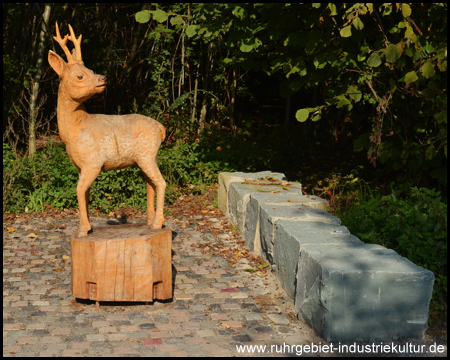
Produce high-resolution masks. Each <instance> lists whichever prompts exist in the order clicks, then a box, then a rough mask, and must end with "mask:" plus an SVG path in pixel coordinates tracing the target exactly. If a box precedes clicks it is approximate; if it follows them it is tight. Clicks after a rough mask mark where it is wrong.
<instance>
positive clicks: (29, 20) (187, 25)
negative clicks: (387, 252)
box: [3, 3, 447, 304]
mask: <svg viewBox="0 0 450 360" xmlns="http://www.w3.org/2000/svg"><path fill="white" fill-rule="evenodd" d="M446 14H447V4H444V3H442V4H430V3H421V4H419V3H415V4H407V3H384V4H372V3H358V4H348V3H344V4H337V3H336V4H334V3H312V4H281V3H277V4H235V3H230V4H226V3H222V4H184V3H176V4H160V5H155V4H128V3H122V4H53V5H48V4H47V5H45V4H32V3H27V4H19V3H4V4H3V38H4V41H3V119H4V121H3V175H4V180H3V194H4V198H3V199H4V200H3V209H4V211H6V212H23V211H29V212H32V211H43V210H45V209H47V208H54V207H56V208H72V207H76V206H77V201H76V195H75V187H76V185H75V184H76V182H77V177H78V175H77V171H76V168H75V167H74V166H73V165H72V164H71V163H70V161H69V159H68V158H67V155H66V153H65V149H64V145H63V144H60V141H59V139H58V137H57V128H56V116H55V108H56V95H57V88H58V80H57V76H56V74H55V73H54V72H53V70H52V69H51V68H50V67H49V66H48V63H47V60H46V57H47V53H48V50H49V49H53V50H54V51H56V52H57V53H59V54H61V53H62V51H61V49H60V48H59V45H57V44H56V43H55V42H54V41H53V40H52V36H54V35H55V31H54V23H55V21H58V22H59V25H60V29H61V31H62V34H65V33H66V32H67V31H68V27H67V25H68V24H71V25H72V26H73V28H74V30H75V32H76V33H77V34H80V33H82V34H83V43H82V51H83V60H84V62H85V64H86V65H87V67H89V68H91V69H93V70H94V71H96V72H97V73H102V74H104V75H106V76H107V77H108V90H107V92H106V93H105V95H103V96H100V97H97V98H94V99H91V100H89V101H88V103H87V104H86V105H87V107H88V110H89V111H91V112H102V113H108V114H126V113H134V112H138V113H141V114H144V115H148V116H152V117H154V118H155V119H158V120H159V121H160V122H162V123H163V124H164V125H165V127H166V129H167V134H168V136H167V140H166V142H165V144H164V145H163V147H162V148H161V151H160V154H159V156H158V162H159V166H160V168H161V171H162V172H163V175H164V177H165V178H166V180H167V181H168V183H169V191H168V194H167V200H168V201H170V200H171V199H172V198H173V197H174V196H177V194H179V192H180V191H183V189H184V188H189V191H201V187H202V186H205V185H210V184H213V183H214V182H215V181H216V179H217V174H218V173H219V172H220V171H234V170H239V171H257V170H267V169H271V170H273V171H280V172H284V173H285V174H286V175H287V176H288V178H289V179H290V180H298V181H300V182H302V183H303V184H304V185H305V189H306V191H307V192H308V193H312V192H315V193H316V194H318V195H322V196H325V197H326V198H327V199H328V200H330V209H331V211H333V212H335V213H336V214H337V215H338V216H340V217H341V218H342V220H343V222H344V223H345V224H346V225H347V226H348V227H349V228H350V230H351V231H352V233H354V234H355V235H357V236H358V237H360V238H361V239H362V240H364V241H367V242H376V243H381V244H382V245H384V246H387V247H390V248H393V249H394V250H396V251H397V252H399V253H400V254H402V255H403V256H407V257H408V258H410V259H411V260H412V261H414V262H415V263H417V264H419V265H421V266H424V267H426V268H428V269H430V270H432V271H434V273H435V275H436V284H437V285H436V286H435V296H434V301H435V303H436V304H445V303H446V296H447V295H446V294H447V290H446V277H447V270H446V262H447V255H446V249H447V237H446V236H447V220H446V219H447V217H446V214H447V200H446V195H447V194H446V185H447V165H446V162H447V16H446ZM49 139H52V140H54V141H50V142H48V141H47V140H49ZM36 149H37V150H36ZM193 186H194V188H193ZM143 199H145V186H144V181H143V179H142V178H141V175H140V171H139V169H125V170H121V171H110V172H104V173H101V174H100V176H99V178H98V179H97V180H96V182H95V183H94V185H93V188H92V191H91V205H92V207H94V208H97V209H99V210H102V211H105V212H110V211H113V210H116V209H119V208H122V207H133V208H135V209H143V210H145V206H146V204H145V201H144V200H143Z"/></svg>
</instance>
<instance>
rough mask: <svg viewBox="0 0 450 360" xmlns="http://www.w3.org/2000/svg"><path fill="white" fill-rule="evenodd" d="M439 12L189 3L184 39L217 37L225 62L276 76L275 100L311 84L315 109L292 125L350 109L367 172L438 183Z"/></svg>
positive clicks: (442, 177)
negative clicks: (317, 97) (316, 91)
mask: <svg viewBox="0 0 450 360" xmlns="http://www.w3.org/2000/svg"><path fill="white" fill-rule="evenodd" d="M446 9H447V5H446V4H445V3H440V4H411V5H409V4H404V3H397V4H392V3H385V4H381V5H376V6H374V5H373V4H371V3H366V4H363V3H357V4H351V3H340V4H333V3H330V4H328V5H326V6H325V5H324V4H318V3H314V4H311V3H309V4H290V3H289V4H285V3H279V4H260V3H258V4H231V3H226V4H199V5H198V6H195V7H194V8H193V9H192V14H193V16H192V18H191V19H189V20H190V22H189V25H188V24H187V23H186V34H187V35H188V37H189V38H191V39H193V40H194V41H205V42H206V41H211V39H217V41H218V42H219V44H220V46H222V47H223V48H224V49H225V50H226V53H227V56H226V58H224V60H223V65H225V66H232V67H235V66H241V67H242V68H243V69H245V70H253V71H255V72H261V71H262V72H265V73H266V74H268V75H274V74H280V72H282V73H283V75H281V77H280V79H282V78H283V76H284V77H285V79H289V81H288V82H286V80H282V81H281V82H280V90H281V91H280V94H281V96H283V97H290V96H291V95H292V94H295V93H296V92H304V91H305V90H307V89H311V88H317V87H319V86H320V87H321V88H322V89H323V91H322V94H323V99H322V103H321V104H311V105H312V106H311V105H307V107H303V108H301V109H299V110H298V111H297V112H296V118H297V120H298V121H300V122H305V121H306V120H307V119H311V120H312V121H318V120H320V119H325V121H326V120H328V119H329V118H330V116H329V114H330V113H331V112H332V108H337V109H341V110H343V111H345V112H347V113H350V112H351V119H352V122H353V123H354V124H355V127H361V128H364V129H366V130H365V132H364V133H363V134H362V135H361V138H359V139H358V140H357V141H356V143H355V144H357V146H355V149H356V150H358V151H360V150H363V149H365V150H366V151H367V153H368V159H369V161H370V162H371V163H372V164H373V165H374V166H375V165H376V164H377V162H378V163H379V162H381V163H382V164H383V166H384V168H385V170H387V171H392V172H394V173H396V174H398V178H397V180H398V181H399V182H410V183H413V184H419V183H420V181H421V180H422V179H429V178H431V179H434V180H436V181H437V182H439V183H441V184H446V181H447V175H446V165H445V162H446V158H447V140H446V139H447V128H446V125H447V120H446V116H444V115H443V114H444V113H445V114H446V111H447V101H446V98H447V97H446V89H447V82H446V77H447V76H446V71H447V56H446V51H447V50H446V49H447V37H446V29H447V21H446V17H445V16H442V14H444V13H446ZM274 13H276V14H277V16H273V14H274ZM341 19H342V20H341ZM367 24H368V25H369V26H366V25H367ZM219 39H224V41H222V42H220V41H219ZM323 84H325V85H323ZM437 118H439V119H440V120H439V121H438V120H437ZM418 130H419V131H418Z"/></svg>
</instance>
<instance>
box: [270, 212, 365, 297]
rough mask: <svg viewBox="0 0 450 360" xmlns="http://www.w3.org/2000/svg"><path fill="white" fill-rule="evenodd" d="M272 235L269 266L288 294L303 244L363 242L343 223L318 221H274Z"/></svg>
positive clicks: (293, 293)
mask: <svg viewBox="0 0 450 360" xmlns="http://www.w3.org/2000/svg"><path fill="white" fill-rule="evenodd" d="M273 239H274V241H273V243H272V245H273V247H272V249H273V256H272V259H273V260H272V261H273V269H274V270H275V272H276V275H277V277H278V279H279V280H280V283H281V286H282V287H283V289H284V290H285V291H286V293H287V294H288V295H289V296H291V297H292V298H295V296H296V286H297V272H298V259H299V256H300V249H301V248H302V247H303V246H305V245H311V244H314V245H324V246H330V245H350V244H352V245H355V244H359V245H360V244H363V243H362V242H361V241H360V240H359V239H358V238H357V237H355V236H353V235H351V234H350V232H349V231H348V229H347V228H346V227H345V226H342V225H337V224H329V223H324V222H319V221H313V222H301V223H300V222H298V221H290V220H280V221H277V222H276V223H275V229H274V234H273Z"/></svg>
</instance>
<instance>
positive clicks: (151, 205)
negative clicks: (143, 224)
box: [144, 174, 155, 225]
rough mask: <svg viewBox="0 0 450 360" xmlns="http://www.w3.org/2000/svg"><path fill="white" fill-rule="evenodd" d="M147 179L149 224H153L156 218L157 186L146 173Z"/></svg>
mask: <svg viewBox="0 0 450 360" xmlns="http://www.w3.org/2000/svg"><path fill="white" fill-rule="evenodd" d="M144 177H145V180H146V181H147V224H148V225H152V224H153V220H155V188H154V185H153V183H152V182H151V180H150V179H149V178H148V176H147V175H145V174H144Z"/></svg>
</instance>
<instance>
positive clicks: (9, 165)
mask: <svg viewBox="0 0 450 360" xmlns="http://www.w3.org/2000/svg"><path fill="white" fill-rule="evenodd" d="M207 154H208V150H207V149H205V148H203V147H201V146H200V145H199V144H198V143H195V142H194V143H192V144H187V143H183V142H178V143H177V144H176V145H174V146H171V147H167V146H162V147H161V149H160V152H159V154H158V158H157V162H158V165H159V168H160V170H161V173H162V175H163V177H164V179H165V180H166V182H167V189H166V201H169V202H171V201H172V199H171V198H172V196H176V195H177V194H179V190H178V189H180V188H181V187H183V186H186V185H188V184H192V185H196V186H200V185H211V184H213V183H214V182H215V181H217V177H218V173H219V172H221V171H227V170H230V168H229V167H228V165H227V164H226V163H225V162H223V161H220V160H212V159H210V160H208V159H207ZM77 183H78V170H77V168H76V167H75V166H74V165H73V164H72V163H71V161H70V160H69V158H68V156H67V153H66V151H65V146H64V145H57V144H54V143H50V142H49V143H47V145H46V146H45V148H44V149H41V150H39V151H37V152H36V153H35V154H34V156H33V157H32V158H28V157H16V156H15V155H14V154H13V153H12V151H11V149H10V147H9V146H8V145H7V144H3V195H4V196H3V209H4V211H5V212H9V213H19V212H35V211H44V210H45V209H46V208H48V207H49V206H51V207H55V208H59V209H64V208H74V207H77V206H78V201H77V195H76V187H77ZM89 205H90V206H91V207H94V208H98V209H99V210H101V211H104V212H110V211H113V210H115V209H118V208H121V207H132V208H133V209H135V210H144V211H145V210H146V209H147V186H146V182H145V179H144V176H143V175H142V172H141V170H140V169H139V168H138V167H130V168H126V169H121V170H110V171H102V172H100V175H99V176H98V178H97V179H96V180H95V181H94V183H93V184H92V186H91V191H90V202H89Z"/></svg>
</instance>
